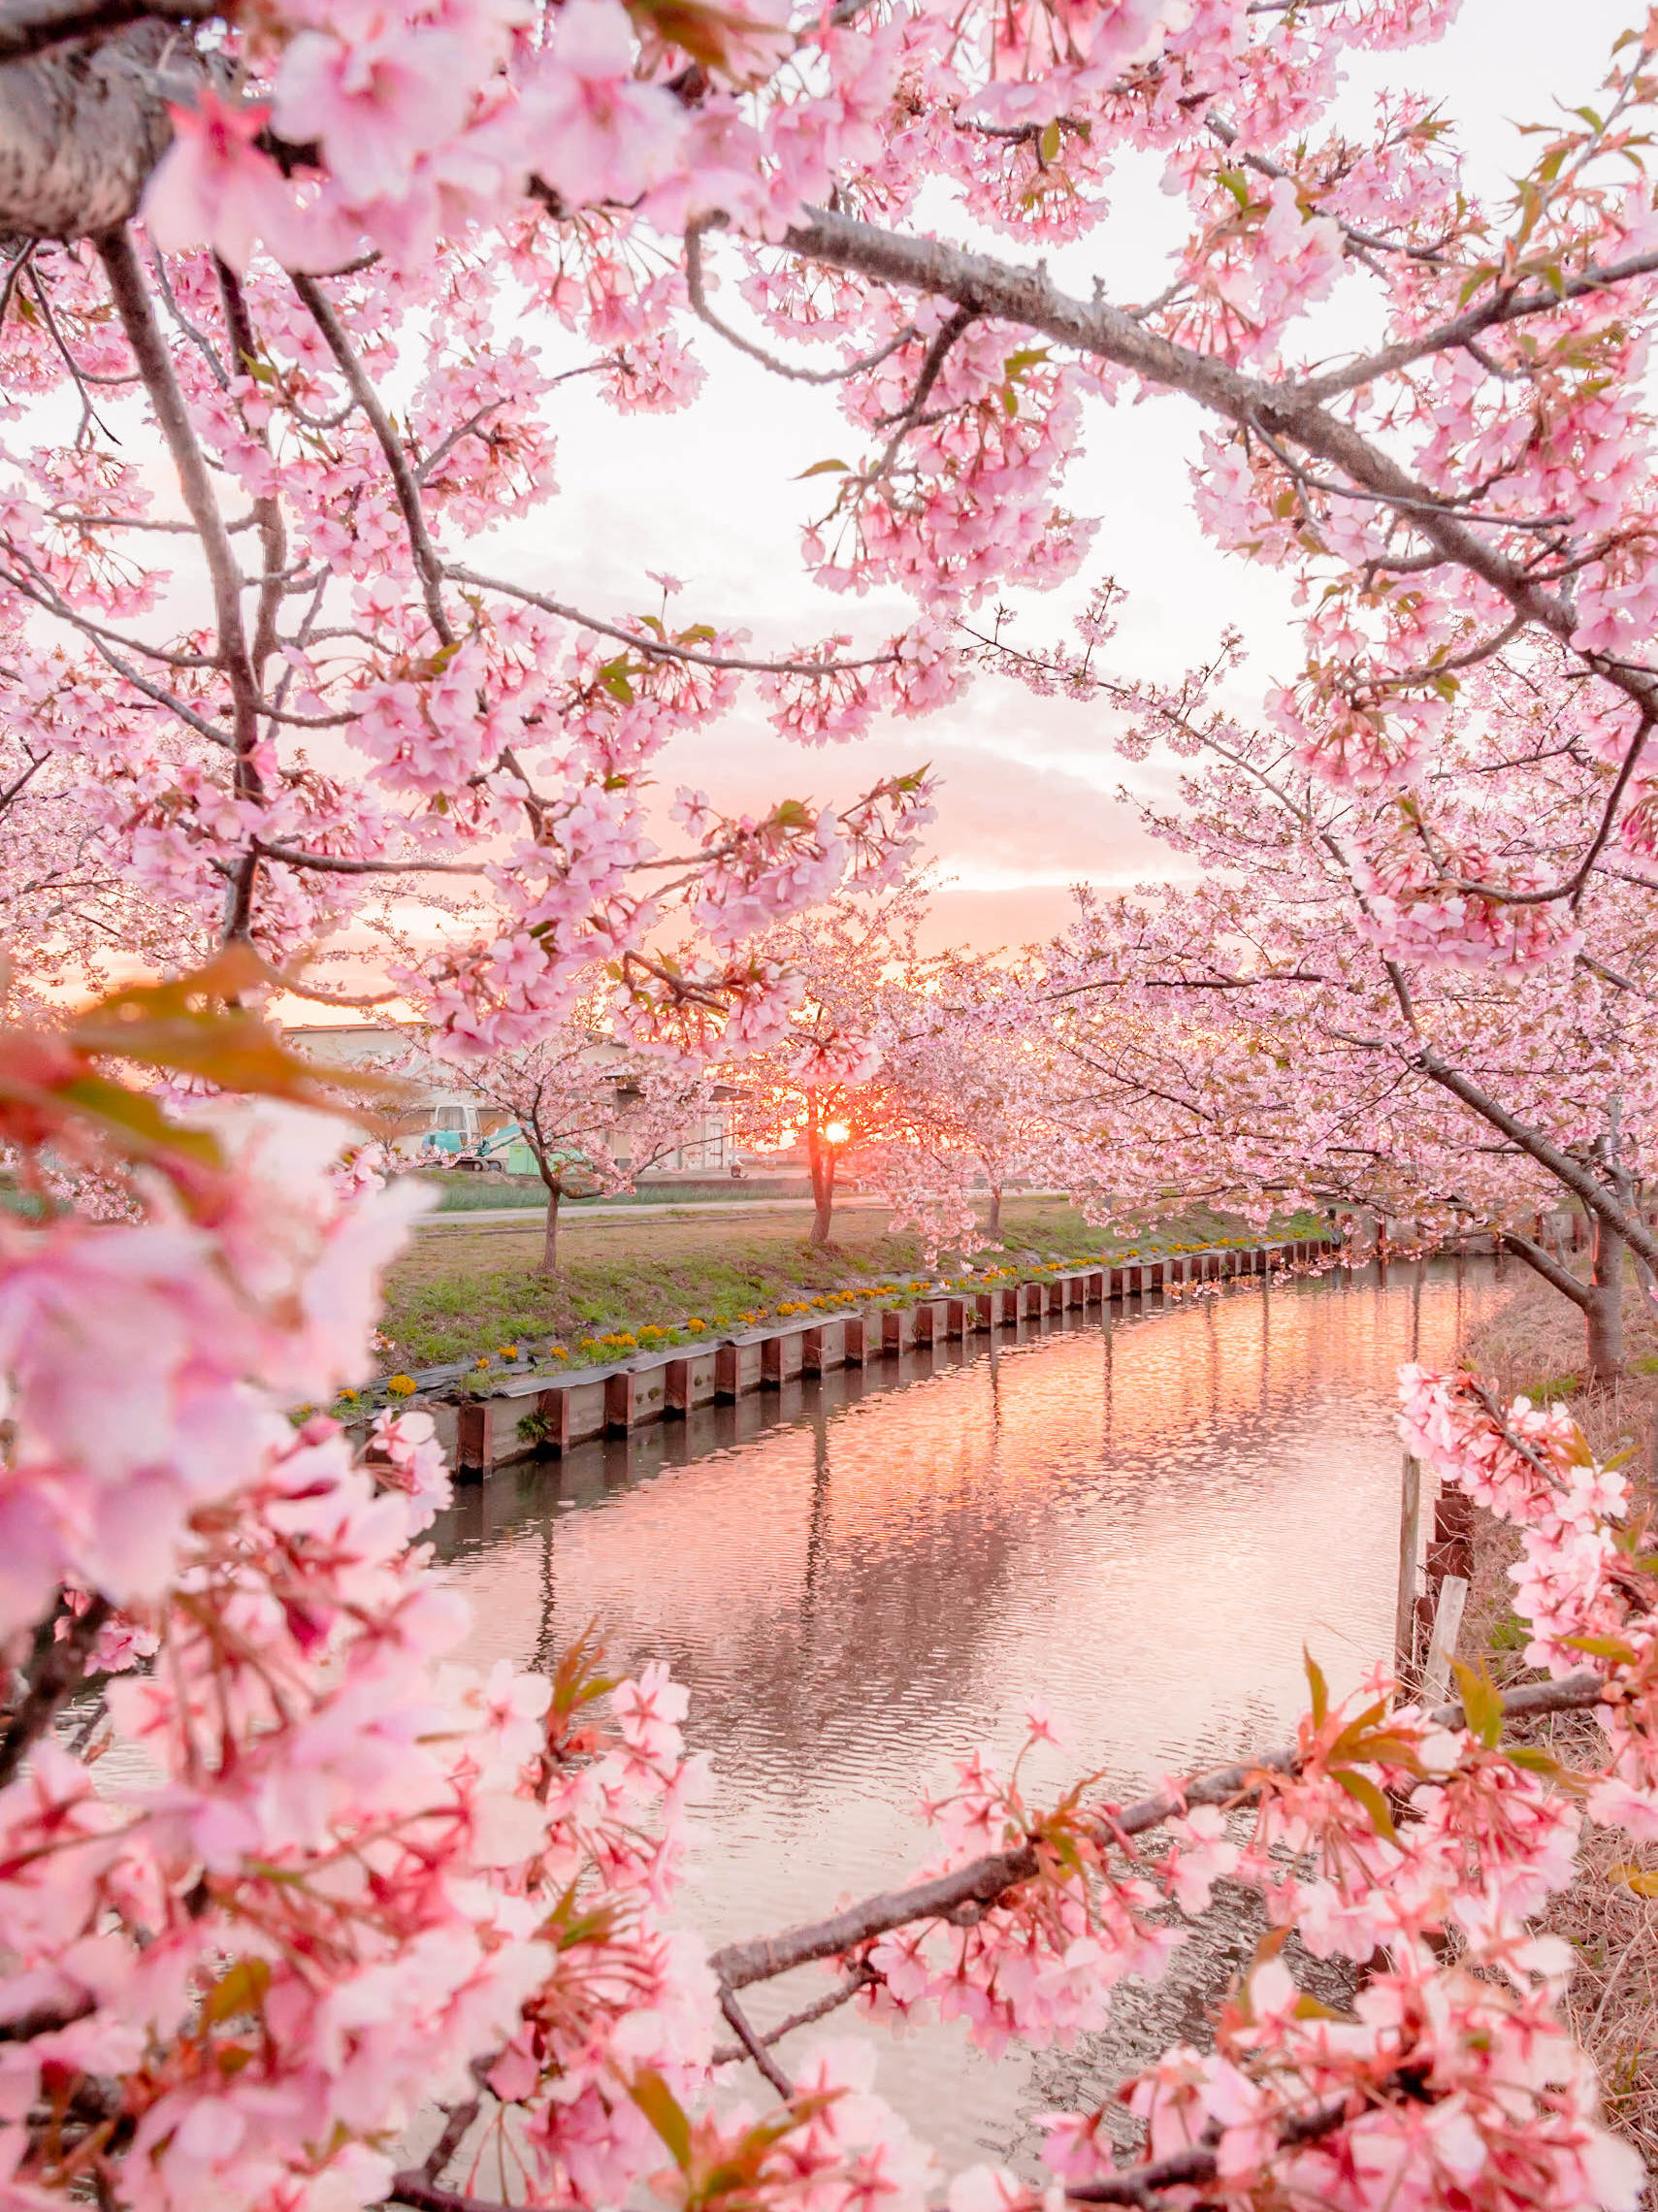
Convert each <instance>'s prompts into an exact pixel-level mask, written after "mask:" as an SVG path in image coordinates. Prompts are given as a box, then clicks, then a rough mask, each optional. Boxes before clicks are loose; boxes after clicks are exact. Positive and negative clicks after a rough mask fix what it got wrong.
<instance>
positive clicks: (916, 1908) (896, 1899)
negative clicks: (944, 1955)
mask: <svg viewBox="0 0 1658 2212" xmlns="http://www.w3.org/2000/svg"><path fill="white" fill-rule="evenodd" d="M1605 1689H1606V1685H1605V1683H1604V1682H1603V1681H1602V1679H1601V1677H1600V1675H1596V1674H1592V1673H1590V1672H1589V1671H1588V1670H1587V1669H1581V1670H1579V1671H1578V1672H1577V1674H1575V1675H1567V1676H1566V1677H1565V1678H1564V1679H1563V1680H1561V1681H1558V1682H1529V1683H1526V1684H1524V1685H1523V1686H1522V1687H1521V1688H1519V1689H1517V1690H1509V1691H1507V1692H1506V1693H1505V1694H1504V1697H1503V1710H1504V1713H1505V1714H1506V1715H1507V1716H1508V1717H1509V1718H1511V1719H1514V1718H1518V1717H1521V1716H1524V1715H1531V1714H1536V1713H1541V1712H1581V1711H1584V1710H1585V1709H1587V1708H1589V1707H1591V1706H1595V1705H1598V1704H1599V1703H1600V1701H1601V1699H1602V1697H1603V1696H1604V1695H1605ZM1427 1717H1428V1719H1429V1720H1430V1721H1431V1722H1432V1723H1433V1724H1434V1726H1435V1727H1439V1728H1460V1727H1461V1726H1463V1724H1464V1720H1465V1715H1464V1713H1463V1709H1462V1707H1461V1705H1460V1704H1457V1705H1447V1706H1440V1707H1438V1708H1436V1709H1435V1710H1434V1711H1433V1712H1431V1713H1429V1714H1428V1716H1427ZM1299 1760H1300V1754H1299V1752H1298V1751H1297V1750H1296V1749H1295V1747H1294V1746H1293V1745H1284V1746H1281V1747H1280V1748H1279V1749H1277V1750H1273V1751H1264V1752H1262V1753H1260V1754H1259V1755H1258V1756H1257V1757H1255V1758H1252V1759H1247V1760H1243V1761H1240V1763H1239V1764H1238V1765H1237V1766H1234V1767H1220V1768H1217V1769H1216V1770H1215V1771H1214V1772H1213V1773H1208V1774H1203V1775H1200V1776H1199V1777H1198V1778H1197V1779H1196V1780H1194V1781H1191V1782H1188V1783H1187V1784H1186V1786H1185V1787H1184V1788H1182V1789H1178V1790H1163V1791H1159V1792H1158V1793H1157V1795H1156V1796H1154V1797H1149V1798H1142V1799H1141V1800H1140V1802H1139V1803H1138V1804H1137V1805H1129V1806H1127V1807H1126V1808H1125V1809H1124V1810H1123V1811H1122V1812H1117V1813H1112V1814H1111V1816H1110V1818H1109V1820H1108V1821H1107V1822H1106V1823H1105V1824H1104V1825H1103V1826H1102V1827H1101V1829H1100V1831H1099V1834H1100V1837H1101V1838H1102V1839H1104V1840H1107V1841H1110V1840H1114V1839H1115V1838H1118V1837H1119V1836H1142V1835H1145V1834H1146V1833H1147V1832H1148V1831H1149V1830H1151V1829H1154V1828H1158V1827H1160V1826H1161V1825H1162V1823H1163V1822H1164V1821H1166V1820H1172V1819H1174V1818H1175V1817H1177V1815H1180V1814H1183V1813H1184V1812H1185V1811H1186V1810H1187V1807H1188V1806H1190V1805H1227V1806H1229V1805H1240V1804H1247V1803H1248V1802H1249V1801H1250V1799H1251V1798H1252V1797H1253V1795H1254V1793H1255V1790H1256V1788H1257V1787H1258V1777H1259V1776H1260V1775H1261V1773H1284V1774H1292V1773H1295V1771H1296V1768H1297V1766H1298V1764H1299ZM1037 1866H1038V1860H1037V1851H1036V1846H1035V1844H1034V1843H1022V1844H1017V1845H1015V1846H1014V1847H1013V1848H1012V1849H1011V1850H1007V1851H995V1852H991V1853H989V1854H987V1855H986V1856H985V1857H984V1858H980V1859H973V1860H970V1861H969V1862H968V1863H967V1865H965V1866H963V1867H957V1868H956V1869H954V1870H952V1871H951V1872H950V1873H947V1874H935V1875H934V1876H933V1877H932V1879H931V1880H930V1881H925V1882H917V1883H915V1884H914V1885H913V1886H912V1887H910V1888H909V1889H903V1890H886V1891H882V1892H880V1893H879V1894H878V1895H876V1896H874V1897H867V1898H864V1899H862V1902H861V1903H857V1904H851V1905H848V1906H846V1908H845V1909H844V1910H843V1911H840V1912H836V1913H832V1914H830V1916H829V1918H828V1919H827V1920H817V1921H812V1922H810V1923H808V1924H807V1925H805V1926H803V1927H799V1928H789V1929H785V1930H784V1931H783V1932H782V1934H781V1935H778V1936H756V1937H754V1938H752V1939H751V1940H749V1941H748V1942H743V1943H728V1944H726V1945H725V1946H724V1948H723V1949H721V1950H718V1951H716V1952H715V1953H714V1954H713V1957H712V1958H711V1959H710V1961H709V1964H710V1965H711V1966H712V1968H713V1969H714V1971H715V1973H716V1974H718V1975H719V1977H720V1979H721V1980H722V1982H724V1983H726V1984H728V1985H729V1986H730V1987H731V1989H746V1988H747V1987H748V1986H749V1985H750V1984H751V1983H753V1982H758V1981H769V1980H772V1979H773V1978H774V1977H775V1976H776V1975H778V1974H786V1973H789V1972H790V1971H791V1970H792V1969H793V1968H796V1967H803V1966H808V1965H810V1964H811V1962H812V1961H813V1960H815V1959H831V1958H834V1957H836V1956H837V1955H838V1954H839V1953H840V1952H842V1951H850V1950H853V1949H855V1948H856V1947H857V1946H858V1945H859V1944H860V1943H867V1942H869V1941H870V1940H871V1939H872V1938H873V1937H874V1936H883V1935H885V1934H886V1933H887V1931H888V1930H889V1929H892V1928H902V1927H905V1926H907V1925H908V1924H909V1923H910V1922H911V1921H915V1920H946V1919H948V1918H949V1917H950V1916H951V1914H952V1913H954V1912H957V1911H959V1909H960V1907H961V1906H963V1905H973V1904H979V1905H989V1904H994V1903H996V1901H997V1900H998V1899H999V1898H1000V1897H1002V1896H1003V1895H1004V1894H1005V1893H1006V1892H1007V1891H1008V1890H1010V1889H1017V1888H1018V1886H1019V1885H1020V1883H1021V1882H1027V1881H1029V1880H1030V1879H1031V1878H1032V1876H1033V1875H1034V1874H1035V1873H1036V1871H1037Z"/></svg>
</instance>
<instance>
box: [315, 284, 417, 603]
mask: <svg viewBox="0 0 1658 2212" xmlns="http://www.w3.org/2000/svg"><path fill="white" fill-rule="evenodd" d="M291 281H292V283H293V287H294V290H295V291H296V292H297V293H298V294H299V296H300V298H301V299H302V300H303V301H304V302H305V304H306V306H307V308H308V309H309V310H310V316H311V320H312V321H313V322H314V323H315V324H316V327H317V329H318V330H319V331H320V332H321V333H322V337H323V342H324V343H325V344H326V345H327V347H328V350H329V352H330V353H332V354H333V356H334V358H335V361H336V362H337V364H338V365H339V369H340V374H341V375H342V376H343V377H344V379H345V382H346V385H347V387H348V388H349V390H350V392H351V395H352V397H353V398H354V399H355V401H356V402H357V405H358V406H359V407H361V408H362V410H363V412H364V413H365V414H366V415H367V416H368V418H369V422H370V425H371V426H372V428H373V430H374V436H375V438H376V439H378V440H379V446H380V451H381V452H382V453H383V454H384V456H385V463H386V468H387V471H388V472H389V473H390V475H391V480H392V490H393V492H394V493H395V494H396V496H397V504H398V506H399V508H400V509H401V510H402V514H403V520H404V527H405V528H406V530H407V532H408V542H409V546H410V549H411V550H412V552H413V554H414V565H415V567H416V569H419V571H420V583H421V590H422V594H423V596H424V598H425V601H426V612H427V616H428V618H429V620H430V621H431V624H432V627H433V629H434V630H435V631H436V632H437V633H438V635H439V638H440V639H441V640H442V642H443V643H444V644H445V645H452V644H453V643H454V642H455V633H454V632H453V630H451V629H450V627H449V617H448V615H447V614H446V613H445V611H444V608H443V594H442V590H441V584H442V577H443V565H442V563H441V562H440V561H439V558H438V550H437V547H436V546H435V545H434V544H433V542H432V536H431V533H430V531H429V530H428V529H427V527H426V510H425V508H424V507H423V506H422V505H421V504H420V486H419V485H418V484H417V483H416V482H415V480H414V472H413V471H412V470H411V469H410V468H409V465H408V455H407V453H406V451H405V450H404V444H403V440H402V439H401V438H399V436H398V434H397V431H396V428H395V427H394V425H393V423H392V419H391V417H390V415H388V414H387V412H386V410H385V408H384V407H382V406H381V405H380V395H379V394H378V392H376V391H375V389H374V385H373V383H372V382H371V381H370V379H369V377H368V375H367V374H366V373H365V371H364V368H363V364H362V363H361V362H360V361H359V360H358V358H357V356H356V354H355V352H354V351H353V350H352V346H351V341H350V339H349V338H348V337H347V336H346V334H345V326H344V324H343V323H342V322H341V320H340V317H339V316H338V315H337V314H336V313H335V311H334V308H333V305H332V303H331V302H330V300H329V298H328V295H327V293H326V292H324V290H323V288H322V286H321V285H320V284H319V283H318V282H317V280H316V278H315V277H314V276H294V277H293V278H292V279H291Z"/></svg>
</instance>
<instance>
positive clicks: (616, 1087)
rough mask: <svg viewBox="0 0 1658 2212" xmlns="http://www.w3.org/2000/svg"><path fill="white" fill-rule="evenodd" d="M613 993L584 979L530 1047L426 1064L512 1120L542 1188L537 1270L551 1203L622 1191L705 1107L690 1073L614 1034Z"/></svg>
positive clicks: (548, 1265) (555, 1217) (553, 1246)
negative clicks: (554, 1024) (559, 1018)
mask: <svg viewBox="0 0 1658 2212" xmlns="http://www.w3.org/2000/svg"><path fill="white" fill-rule="evenodd" d="M613 998H614V989H613V986H612V985H611V983H610V981H609V979H608V978H607V977H605V976H604V975H602V974H600V975H590V976H589V977H588V978H587V980H586V982H585V984H584V986H583V988H582V989H581V991H580V993H579V995H578V996H577V998H576V1001H575V1004H574V1006H573V1007H572V1009H571V1010H570V1012H569V1015H567V1016H566V1018H565V1020H564V1021H563V1022H562V1023H561V1024H560V1025H559V1026H558V1028H556V1029H555V1030H553V1031H551V1032H550V1034H548V1035H546V1036H543V1037H540V1038H538V1039H537V1040H536V1043H534V1044H531V1045H520V1046H517V1047H514V1048H510V1049H503V1050H502V1051H500V1052H495V1053H491V1054H490V1055H489V1057H487V1058H484V1059H479V1058H477V1057H474V1056H472V1055H470V1054H467V1055H460V1056H451V1057H446V1058H444V1059H443V1060H441V1061H431V1062H429V1065H430V1070H431V1072H434V1073H440V1074H441V1076H442V1078H443V1079H444V1080H445V1081H446V1082H449V1083H458V1084H459V1085H460V1086H461V1087H462V1088H463V1089H465V1090H470V1091H471V1093H472V1094H473V1096H474V1097H476V1098H478V1099H479V1100H480V1101H481V1102H482V1103H483V1104H484V1105H485V1106H488V1107H491V1108H493V1109H494V1110H495V1111H496V1112H497V1113H498V1114H500V1115H502V1116H503V1117H504V1118H505V1119H506V1120H508V1121H510V1122H514V1123H516V1125H517V1129H518V1133H519V1135H520V1136H521V1137H522V1139H523V1141H524V1143H525V1145H526V1146H527V1147H528V1148H529V1150H530V1152H531V1154H532V1155H533V1156H534V1158H535V1162H536V1172H537V1174H538V1175H539V1176H540V1178H541V1181H542V1183H543V1185H544V1186H545V1187H546V1192H547V1225H546V1232H545V1235H544V1236H543V1238H542V1243H541V1261H540V1269H539V1272H540V1273H541V1274H542V1275H548V1276H553V1275H557V1273H558V1267H559V1256H558V1255H559V1205H560V1201H561V1200H562V1199H565V1198H567V1197H591V1196H592V1195H593V1194H594V1192H595V1191H598V1190H626V1189H628V1188H629V1187H631V1185H632V1183H633V1180H634V1177H635V1176H636V1175H639V1174H641V1173H642V1172H643V1171H644V1170H645V1169H646V1168H647V1167H650V1166H653V1165H654V1164H655V1162H656V1161H657V1160H659V1159H661V1158H662V1157H663V1156H664V1155H665V1154H666V1153H669V1152H671V1151H672V1150H673V1149H674V1147H675V1145H676V1144H678V1143H679V1142H680V1141H681V1140H682V1139H683V1137H684V1134H685V1131H686V1129H687V1128H688V1127H689V1126H690V1125H691V1124H693V1123H694V1122H699V1121H700V1120H701V1118H702V1117H703V1115H704V1114H705V1113H706V1112H707V1111H708V1110H709V1106H710V1104H711V1090H710V1086H709V1085H708V1083H707V1082H706V1080H705V1079H704V1078H703V1077H701V1076H700V1075H699V1074H696V1073H688V1072H687V1071H686V1069H685V1068H684V1066H683V1065H682V1064H680V1063H679V1062H677V1061H676V1060H675V1059H673V1058H671V1057H667V1056H665V1055H664V1054H663V1053H661V1052H654V1053H653V1052H640V1051H638V1050H636V1049H631V1048H630V1047H629V1046H627V1045H626V1044H623V1043H622V1042H620V1041H619V1040H618V1038H617V1037H616V1035H615V1025H614V1018H613V1013H612V1001H613ZM623 1138H626V1140H627V1141H626V1146H625V1148H624V1147H623V1146H622V1144H621V1142H620V1140H622V1139H623Z"/></svg>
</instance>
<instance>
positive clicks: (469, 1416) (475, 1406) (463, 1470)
mask: <svg viewBox="0 0 1658 2212" xmlns="http://www.w3.org/2000/svg"><path fill="white" fill-rule="evenodd" d="M494 1465H495V1408H494V1406H493V1405H492V1404H491V1403H490V1401H489V1399H487V1398H463V1399H462V1400H461V1403H460V1404H459V1406H457V1407H456V1409H455V1472H456V1474H457V1475H459V1476H460V1477H461V1478H462V1480H465V1479H466V1478H467V1477H468V1476H472V1477H481V1476H484V1475H487V1474H488V1473H489V1471H490V1469H491V1468H492V1467H493V1466H494Z"/></svg>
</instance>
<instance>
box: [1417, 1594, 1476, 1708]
mask: <svg viewBox="0 0 1658 2212" xmlns="http://www.w3.org/2000/svg"><path fill="white" fill-rule="evenodd" d="M1467 1602H1468V1582H1467V1579H1466V1578H1465V1577H1463V1576H1461V1575H1447V1576H1446V1577H1445V1578H1444V1579H1443V1580H1442V1581H1441V1583H1440V1602H1439V1604H1438V1605H1437V1606H1436V1607H1435V1608H1434V1630H1433V1634H1432V1636H1431V1637H1430V1638H1429V1639H1428V1664H1427V1668H1426V1675H1427V1690H1426V1698H1427V1703H1428V1704H1429V1705H1438V1703H1439V1702H1440V1700H1441V1699H1442V1698H1443V1697H1444V1696H1445V1695H1446V1694H1447V1691H1448V1690H1449V1688H1450V1662H1451V1658H1452V1655H1453V1654H1454V1652H1455V1650H1456V1639H1457V1632H1458V1631H1459V1630H1460V1628H1461V1627H1462V1609H1463V1607H1464V1605H1466V1603H1467Z"/></svg>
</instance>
